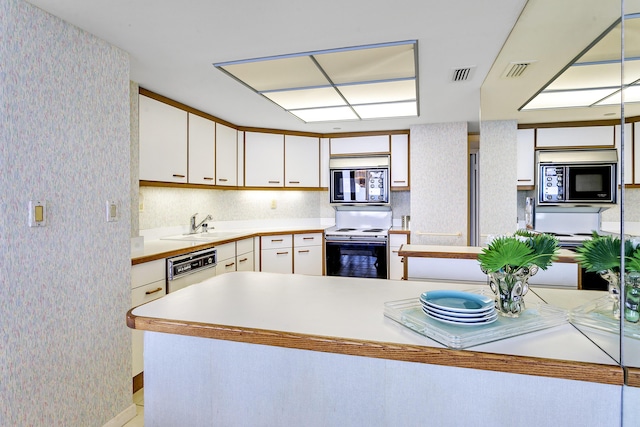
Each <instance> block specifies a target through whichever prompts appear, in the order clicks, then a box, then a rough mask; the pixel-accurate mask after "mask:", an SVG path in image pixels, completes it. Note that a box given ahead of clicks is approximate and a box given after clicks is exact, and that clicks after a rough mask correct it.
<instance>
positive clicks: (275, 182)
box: [269, 181, 280, 184]
mask: <svg viewBox="0 0 640 427" xmlns="http://www.w3.org/2000/svg"><path fill="white" fill-rule="evenodd" d="M269 184H280V181H269Z"/></svg>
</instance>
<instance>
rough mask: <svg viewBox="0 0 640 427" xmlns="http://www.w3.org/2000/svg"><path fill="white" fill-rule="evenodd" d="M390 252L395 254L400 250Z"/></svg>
mask: <svg viewBox="0 0 640 427" xmlns="http://www.w3.org/2000/svg"><path fill="white" fill-rule="evenodd" d="M391 252H392V253H394V254H397V253H398V252H400V251H391Z"/></svg>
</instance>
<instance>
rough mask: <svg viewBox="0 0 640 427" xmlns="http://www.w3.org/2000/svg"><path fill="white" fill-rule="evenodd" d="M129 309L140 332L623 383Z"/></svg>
mask: <svg viewBox="0 0 640 427" xmlns="http://www.w3.org/2000/svg"><path fill="white" fill-rule="evenodd" d="M132 310H133V309H131V310H129V312H128V313H127V326H129V327H130V328H132V329H140V330H145V331H153V332H163V333H169V334H176V335H186V336H192V337H200V338H212V339H220V340H227V341H237V342H245V343H251V344H261V345H270V346H275V347H285V348H294V349H300V350H311V351H319V352H325V353H336V354H345V355H350V356H363V357H373V358H376V359H387V360H398V361H404V362H416V363H425V364H430V365H441V366H452V367H458V368H470V369H479V370H484V371H495V372H506V373H512V374H522V375H534V376H541V377H550V378H562V379H568V380H576V381H587V382H593V383H601V384H612V385H622V384H623V380H624V375H623V369H622V368H621V367H620V366H617V365H600V364H595V363H586V362H573V361H564V360H553V359H544V358H539V357H527V356H511V355H503V354H495V353H482V352H475V351H469V350H452V349H447V348H434V347H427V346H419V345H409V344H395V343H386V342H376V341H364V340H352V339H344V338H335V337H325V336H319V335H306V334H298V333H287V332H280V331H271V330H265V329H254V328H242V327H234V326H224V325H212V324H206V323H198V322H183V321H176V320H168V319H155V318H148V317H138V316H135V315H133V314H132V313H131V311H132Z"/></svg>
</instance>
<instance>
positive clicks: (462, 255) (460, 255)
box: [399, 249, 577, 264]
mask: <svg viewBox="0 0 640 427" xmlns="http://www.w3.org/2000/svg"><path fill="white" fill-rule="evenodd" d="M399 255H400V256H403V257H413V258H447V259H478V254H477V253H473V252H443V251H437V250H436V251H424V250H415V251H411V250H406V249H401V250H400V252H399ZM554 262H563V263H570V264H576V263H577V261H576V259H575V257H573V256H564V255H560V256H559V257H558V259H556V260H555V261H554Z"/></svg>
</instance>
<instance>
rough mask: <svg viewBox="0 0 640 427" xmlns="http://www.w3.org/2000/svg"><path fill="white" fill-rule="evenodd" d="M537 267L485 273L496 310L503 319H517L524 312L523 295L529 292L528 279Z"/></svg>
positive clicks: (535, 271)
mask: <svg viewBox="0 0 640 427" xmlns="http://www.w3.org/2000/svg"><path fill="white" fill-rule="evenodd" d="M537 272H538V267H537V266H535V265H532V266H530V267H518V268H509V267H507V268H506V269H504V270H500V271H492V272H487V271H485V273H486V274H487V280H488V282H489V287H490V288H491V290H492V291H493V294H494V295H495V301H496V310H498V313H500V314H501V315H502V316H505V317H518V316H520V314H521V313H522V312H523V311H524V310H525V304H524V295H525V294H526V293H527V291H528V290H529V277H531V276H533V275H534V274H536V273H537Z"/></svg>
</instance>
